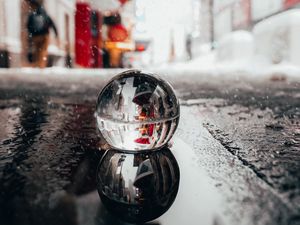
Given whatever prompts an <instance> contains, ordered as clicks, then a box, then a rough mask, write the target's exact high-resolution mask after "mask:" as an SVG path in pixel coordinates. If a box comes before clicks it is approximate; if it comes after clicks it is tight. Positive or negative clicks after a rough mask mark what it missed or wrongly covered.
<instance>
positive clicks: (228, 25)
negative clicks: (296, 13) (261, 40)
mask: <svg viewBox="0 0 300 225" xmlns="http://www.w3.org/2000/svg"><path fill="white" fill-rule="evenodd" d="M199 1H200V5H201V7H200V10H201V13H200V15H201V19H200V21H201V29H202V30H201V36H202V41H203V42H211V41H217V40H219V39H220V38H222V37H223V36H224V35H226V34H228V33H230V32H232V31H235V30H240V29H242V30H251V29H252V28H253V26H254V25H255V24H256V23H257V22H259V21H261V20H263V19H266V18H268V17H270V16H272V15H275V14H278V13H281V12H283V11H285V10H288V9H290V8H296V7H300V0H263V1H261V0H199Z"/></svg>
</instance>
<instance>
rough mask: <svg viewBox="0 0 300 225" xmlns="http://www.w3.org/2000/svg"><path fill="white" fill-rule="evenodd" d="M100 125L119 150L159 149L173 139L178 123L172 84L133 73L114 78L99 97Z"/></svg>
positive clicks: (145, 74)
mask: <svg viewBox="0 0 300 225" xmlns="http://www.w3.org/2000/svg"><path fill="white" fill-rule="evenodd" d="M96 119H97V126H98V129H99V131H100V132H101V134H102V136H103V138H104V139H105V140H106V141H107V142H108V144H109V145H110V146H112V147H113V148H116V149H121V150H128V151H137V150H149V149H157V148H160V147H162V146H164V145H165V144H166V143H167V142H168V141H169V140H170V139H171V137H172V136H173V134H174V132H175V130H176V128H177V125H178V122H179V103H178V100H177V98H176V96H175V93H174V91H173V88H172V87H171V85H170V84H169V83H167V82H166V81H164V80H162V79H161V78H159V77H157V76H155V75H151V74H147V73H143V72H140V71H136V70H130V71H127V72H124V73H121V74H119V75H117V76H116V77H114V78H113V79H112V80H111V81H110V82H109V83H108V84H107V85H106V86H105V87H104V88H103V90H102V91H101V93H100V94H99V96H98V101H97V108H96Z"/></svg>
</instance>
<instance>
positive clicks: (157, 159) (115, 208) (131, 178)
mask: <svg viewBox="0 0 300 225" xmlns="http://www.w3.org/2000/svg"><path fill="white" fill-rule="evenodd" d="M179 180H180V172H179V167H178V164H177V161H176V159H175V157H174V156H173V154H172V153H171V151H170V150H169V149H168V148H166V147H164V148H162V149H161V150H160V151H139V152H136V153H129V152H127V153H126V152H119V151H117V150H109V151H107V152H106V155H104V157H103V159H102V160H101V161H100V163H99V166H98V169H97V189H98V193H99V195H100V198H101V200H102V203H103V204H104V206H106V208H107V209H108V210H109V212H111V213H112V214H113V215H115V217H116V218H120V219H122V220H125V221H128V222H131V223H141V222H147V221H150V220H153V219H156V218H158V217H159V216H161V215H162V214H163V213H165V212H166V211H167V210H168V209H169V207H170V206H171V205H172V204H173V202H174V200H175V198H176V195H177V192H178V187H179Z"/></svg>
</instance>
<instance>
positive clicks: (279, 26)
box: [253, 9, 300, 66]
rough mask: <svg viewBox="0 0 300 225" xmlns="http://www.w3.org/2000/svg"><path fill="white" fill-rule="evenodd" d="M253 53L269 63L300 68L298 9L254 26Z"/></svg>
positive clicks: (299, 13) (299, 19)
mask: <svg viewBox="0 0 300 225" xmlns="http://www.w3.org/2000/svg"><path fill="white" fill-rule="evenodd" d="M253 34H254V40H255V53H256V54H258V55H260V56H262V57H263V58H264V59H265V60H266V61H268V62H269V63H275V64H277V63H281V62H284V61H286V62H290V63H292V64H295V65H298V66H300V41H299V40H300V9H293V10H288V11H285V12H283V13H280V14H278V15H275V16H272V17H270V18H268V19H266V20H263V21H262V22H260V23H258V24H257V25H255V27H254V29H253Z"/></svg>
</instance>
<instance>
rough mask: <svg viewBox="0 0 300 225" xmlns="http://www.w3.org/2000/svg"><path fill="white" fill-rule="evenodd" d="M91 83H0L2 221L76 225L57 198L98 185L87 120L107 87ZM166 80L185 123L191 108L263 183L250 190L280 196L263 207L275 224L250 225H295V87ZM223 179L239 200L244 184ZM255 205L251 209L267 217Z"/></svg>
mask: <svg viewBox="0 0 300 225" xmlns="http://www.w3.org/2000/svg"><path fill="white" fill-rule="evenodd" d="M96 80H97V81H98V82H97V83H95V82H91V83H89V84H86V83H87V82H85V84H82V83H80V82H78V83H76V82H74V83H72V82H66V83H59V82H54V83H53V82H50V83H48V82H45V81H40V82H29V81H28V82H24V80H18V79H8V78H2V79H1V82H0V224H1V225H2V224H3V225H4V224H5V225H9V224H28V225H29V224H30V225H34V224H76V221H74V219H73V218H74V217H72V216H70V217H65V216H63V215H64V214H65V213H67V214H69V215H72V214H73V213H75V211H76V209H75V206H74V205H72V204H71V203H70V204H68V202H71V201H70V199H68V198H67V197H66V198H58V197H57V196H62V195H65V193H68V194H69V195H65V196H73V195H74V196H80V195H84V194H86V193H89V192H90V191H93V190H95V189H96V183H95V173H96V172H95V171H96V168H97V165H98V162H99V160H100V158H101V156H102V154H103V151H101V150H99V149H100V146H101V144H102V143H100V141H101V140H99V137H98V135H97V130H96V127H95V119H94V115H93V114H94V110H95V101H96V97H97V94H98V92H99V90H100V89H101V88H102V87H103V84H104V82H103V80H102V79H100V78H99V79H96ZM104 80H105V79H104ZM170 80H171V83H172V84H173V85H174V87H175V90H176V92H177V94H178V96H179V98H180V101H181V105H182V108H183V110H182V118H184V119H185V120H188V118H192V117H190V116H189V113H190V110H192V111H193V116H194V117H195V118H199V121H200V123H201V124H199V125H195V126H199V127H200V126H201V127H203V126H204V127H205V129H207V131H208V132H209V133H210V134H211V135H212V137H213V138H214V139H215V140H216V141H217V142H219V143H220V144H221V145H222V146H223V148H224V151H226V154H227V153H228V154H230V155H232V156H234V157H235V158H236V159H237V160H238V161H239V162H241V164H242V165H243V167H245V168H247V169H249V170H250V171H252V172H253V173H254V176H256V177H257V180H259V181H260V182H262V183H264V185H265V186H264V187H265V188H264V189H262V190H253V193H251V194H253V195H255V192H256V191H257V192H265V193H269V192H270V193H271V192H272V193H276V194H275V195H276V196H279V199H280V201H279V203H278V204H277V205H273V206H270V204H269V206H268V207H269V208H270V209H271V210H270V211H266V213H269V214H270V216H269V217H270V218H271V220H270V219H268V220H263V219H260V220H258V221H255V217H253V218H252V219H253V220H252V221H250V222H249V221H248V224H300V84H299V83H297V82H287V81H285V80H279V81H278V80H275V81H274V80H273V81H272V80H268V81H266V82H264V83H253V82H252V83H251V82H243V81H236V82H235V83H234V84H233V83H232V82H228V83H218V82H215V83H207V82H202V81H201V82H199V81H197V82H194V81H193V80H185V82H180V81H176V79H170ZM186 122H189V121H186ZM186 124H188V123H182V125H181V127H179V131H180V132H181V133H182V134H183V135H182V138H183V137H184V134H186V136H187V138H186V140H188V142H189V145H190V146H192V148H193V151H195V152H196V153H197V152H199V151H201V148H200V147H199V148H198V147H197V145H196V144H194V142H195V143H196V141H195V140H196V138H197V137H191V136H190V135H188V132H189V130H190V129H192V128H191V127H190V126H188V125H186ZM199 154H200V152H199ZM199 160H200V161H201V157H199ZM220 164H222V162H220ZM204 169H207V171H208V172H209V173H208V174H210V176H211V177H212V178H214V179H218V178H216V177H218V176H219V177H222V172H218V173H219V174H218V175H215V174H214V173H215V172H214V168H212V167H209V166H207V168H206V167H205V168H204ZM232 170H233V171H234V170H235V167H234V166H232ZM238 176H239V175H238ZM226 179H227V178H226V176H223V181H222V182H223V183H226V182H227V183H229V184H228V187H229V188H228V189H230V190H231V192H233V193H234V194H236V195H237V194H238V193H235V189H234V185H235V184H233V183H231V181H230V179H236V180H243V179H244V180H245V179H246V178H244V177H243V176H240V177H236V178H234V177H233V178H230V179H228V180H226ZM222 182H221V181H218V182H217V185H216V186H217V187H218V186H221V185H222ZM247 182H248V181H245V183H247ZM220 191H221V192H222V191H224V190H223V189H222V188H220ZM224 195H226V193H225V192H224ZM264 196H267V197H266V198H269V197H268V196H270V195H268V194H264ZM58 199H59V200H58ZM57 201H61V202H62V203H61V202H57ZM236 201H237V202H238V201H241V202H243V201H245V199H242V200H236ZM262 202H263V201H262ZM264 202H267V204H268V202H272V201H271V200H270V201H269V200H268V199H264ZM260 203H261V202H257V205H255V206H254V204H253V203H251V204H252V205H253V207H256V208H258V210H257V211H259V210H261V211H262V213H263V212H264V209H263V207H264V205H263V204H260ZM199 204H201V203H199ZM61 205H64V206H65V205H67V207H63V208H62V206H61ZM237 205H238V206H241V205H242V204H240V203H238V204H237ZM250 207H251V205H250ZM272 209H274V210H272ZM281 209H282V210H281ZM230 210H231V211H232V214H234V211H235V209H229V214H230ZM237 211H238V210H237ZM279 212H280V213H279ZM272 218H273V220H272ZM195 220H196V218H195ZM219 224H222V223H221V222H220V223H219ZM233 224H240V223H239V222H238V221H236V223H233ZM242 224H243V223H242ZM244 224H247V223H244Z"/></svg>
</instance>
